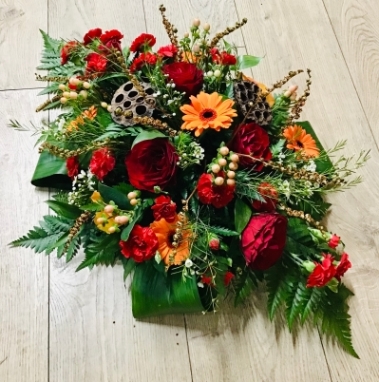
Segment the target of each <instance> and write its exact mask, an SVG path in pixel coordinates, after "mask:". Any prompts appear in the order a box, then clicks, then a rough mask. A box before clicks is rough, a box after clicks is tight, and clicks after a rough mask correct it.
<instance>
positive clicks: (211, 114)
mask: <svg viewBox="0 0 379 382" xmlns="http://www.w3.org/2000/svg"><path fill="white" fill-rule="evenodd" d="M216 117H217V113H216V111H215V110H213V109H204V110H203V111H202V112H201V113H200V119H201V120H203V121H204V120H207V121H213V120H214V119H216Z"/></svg>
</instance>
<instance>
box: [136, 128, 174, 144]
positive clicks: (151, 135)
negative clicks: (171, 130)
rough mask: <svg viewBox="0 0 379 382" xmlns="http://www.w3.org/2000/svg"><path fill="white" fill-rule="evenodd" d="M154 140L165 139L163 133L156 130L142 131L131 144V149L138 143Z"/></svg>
mask: <svg viewBox="0 0 379 382" xmlns="http://www.w3.org/2000/svg"><path fill="white" fill-rule="evenodd" d="M155 138H167V137H166V136H165V135H164V134H163V133H161V132H160V131H158V130H144V131H142V132H141V133H139V134H138V135H137V137H136V139H135V140H134V142H133V145H132V148H133V147H134V146H135V145H136V144H137V143H140V142H143V141H149V140H151V139H155Z"/></svg>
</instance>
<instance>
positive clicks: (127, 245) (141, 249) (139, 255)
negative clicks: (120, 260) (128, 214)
mask: <svg viewBox="0 0 379 382" xmlns="http://www.w3.org/2000/svg"><path fill="white" fill-rule="evenodd" d="M119 245H120V247H121V253H122V254H123V256H125V257H126V258H127V259H129V258H132V259H133V260H134V261H135V262H136V263H142V262H143V261H147V260H150V259H151V258H152V257H153V256H154V255H155V253H156V252H157V250H158V239H157V236H156V235H155V233H154V231H153V230H152V229H151V228H150V227H141V226H140V225H138V224H136V225H135V226H134V227H133V229H132V231H131V232H130V235H129V238H128V240H127V241H122V240H121V241H120V242H119Z"/></svg>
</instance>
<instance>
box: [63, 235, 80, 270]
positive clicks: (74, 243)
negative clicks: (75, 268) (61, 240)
mask: <svg viewBox="0 0 379 382" xmlns="http://www.w3.org/2000/svg"><path fill="white" fill-rule="evenodd" d="M80 244H81V240H80V235H79V234H78V235H76V236H74V238H73V239H72V240H71V243H70V245H69V246H68V248H67V251H66V262H67V263H68V262H69V261H71V260H72V259H73V257H74V256H76V254H77V253H78V251H79V249H80Z"/></svg>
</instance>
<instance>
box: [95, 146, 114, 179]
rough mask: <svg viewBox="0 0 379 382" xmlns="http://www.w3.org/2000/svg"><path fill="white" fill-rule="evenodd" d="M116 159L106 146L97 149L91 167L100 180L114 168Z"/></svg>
mask: <svg viewBox="0 0 379 382" xmlns="http://www.w3.org/2000/svg"><path fill="white" fill-rule="evenodd" d="M115 163H116V159H115V158H114V156H113V155H112V154H111V152H110V151H109V150H108V149H107V148H106V147H104V148H102V149H99V150H96V151H94V152H93V154H92V158H91V161H90V162H89V168H90V170H91V172H92V174H94V175H95V176H96V177H97V178H98V179H99V180H103V178H104V176H106V175H107V174H108V173H109V172H110V171H112V170H113V168H114V166H115Z"/></svg>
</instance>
